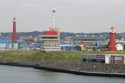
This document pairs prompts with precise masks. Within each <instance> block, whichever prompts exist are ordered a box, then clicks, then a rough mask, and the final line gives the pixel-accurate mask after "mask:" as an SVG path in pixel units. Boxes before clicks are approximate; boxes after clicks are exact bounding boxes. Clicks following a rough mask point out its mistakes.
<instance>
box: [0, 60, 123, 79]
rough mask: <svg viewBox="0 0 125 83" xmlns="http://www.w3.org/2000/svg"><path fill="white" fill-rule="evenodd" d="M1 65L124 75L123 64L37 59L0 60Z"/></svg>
mask: <svg viewBox="0 0 125 83" xmlns="http://www.w3.org/2000/svg"><path fill="white" fill-rule="evenodd" d="M0 64H1V65H13V66H23V67H33V68H37V69H44V70H50V71H55V72H65V73H73V74H79V75H89V76H111V77H125V65H124V64H99V63H98V64H97V63H96V64H95V63H82V62H60V61H37V62H29V61H28V62H13V61H0Z"/></svg>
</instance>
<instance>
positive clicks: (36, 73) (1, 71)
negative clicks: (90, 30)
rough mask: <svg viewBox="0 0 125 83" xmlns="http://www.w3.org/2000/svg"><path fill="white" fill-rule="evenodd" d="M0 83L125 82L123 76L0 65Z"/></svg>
mask: <svg viewBox="0 0 125 83" xmlns="http://www.w3.org/2000/svg"><path fill="white" fill-rule="evenodd" d="M0 83H125V79H124V78H113V77H94V76H80V75H73V74H66V73H56V72H50V71H44V70H37V69H33V68H25V67H15V66H3V65H0Z"/></svg>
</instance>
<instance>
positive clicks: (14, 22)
mask: <svg viewBox="0 0 125 83" xmlns="http://www.w3.org/2000/svg"><path fill="white" fill-rule="evenodd" d="M12 42H17V36H16V18H15V17H14V18H13V33H12Z"/></svg>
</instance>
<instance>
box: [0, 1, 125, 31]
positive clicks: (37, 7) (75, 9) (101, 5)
mask: <svg viewBox="0 0 125 83" xmlns="http://www.w3.org/2000/svg"><path fill="white" fill-rule="evenodd" d="M52 8H56V26H57V27H59V28H60V29H61V31H64V32H67V31H68V32H92V33H95V32H108V31H109V29H110V27H111V26H112V25H114V26H115V27H116V31H117V32H125V0H0V32H12V20H13V17H16V19H17V32H27V31H43V30H46V29H48V28H49V27H51V26H52V13H51V9H52Z"/></svg>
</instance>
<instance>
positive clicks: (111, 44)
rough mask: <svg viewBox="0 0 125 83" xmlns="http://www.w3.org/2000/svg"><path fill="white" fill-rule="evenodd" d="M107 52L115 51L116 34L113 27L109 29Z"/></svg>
mask: <svg viewBox="0 0 125 83" xmlns="http://www.w3.org/2000/svg"><path fill="white" fill-rule="evenodd" d="M108 50H109V51H116V32H115V28H114V26H112V27H111V29H110V35H109V45H108Z"/></svg>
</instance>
